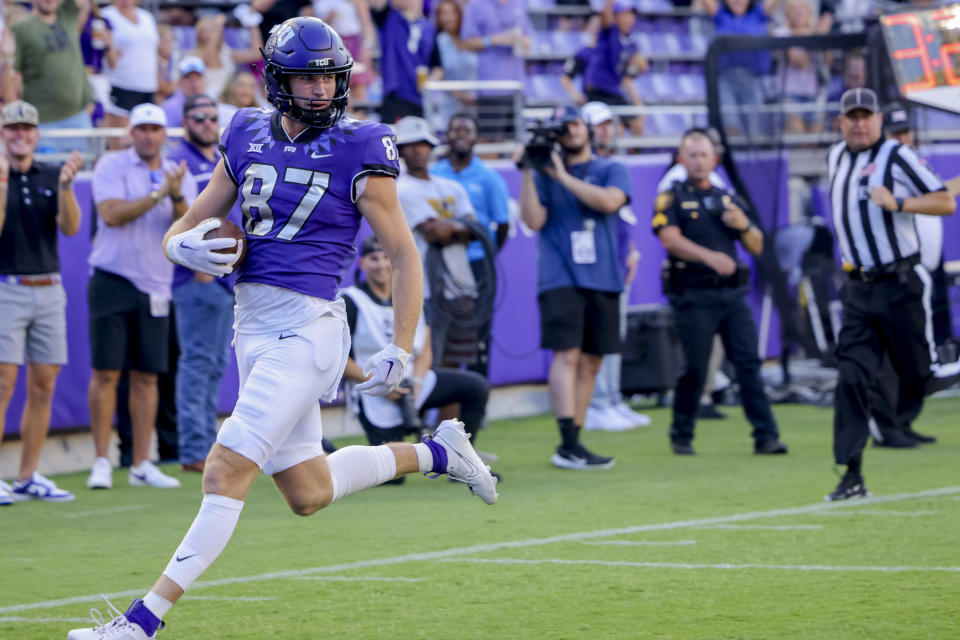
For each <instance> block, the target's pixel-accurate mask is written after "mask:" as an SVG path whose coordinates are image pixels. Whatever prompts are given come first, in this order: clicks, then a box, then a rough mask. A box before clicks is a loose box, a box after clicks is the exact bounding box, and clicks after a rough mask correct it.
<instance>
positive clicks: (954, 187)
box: [943, 176, 960, 198]
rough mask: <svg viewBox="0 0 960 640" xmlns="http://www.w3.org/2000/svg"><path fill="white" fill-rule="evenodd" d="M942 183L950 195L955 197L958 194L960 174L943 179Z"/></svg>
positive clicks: (959, 191)
mask: <svg viewBox="0 0 960 640" xmlns="http://www.w3.org/2000/svg"><path fill="white" fill-rule="evenodd" d="M943 184H945V185H946V187H947V191H948V192H949V193H950V197H952V198H956V197H957V196H960V176H955V177H953V178H950V179H949V180H944V181H943Z"/></svg>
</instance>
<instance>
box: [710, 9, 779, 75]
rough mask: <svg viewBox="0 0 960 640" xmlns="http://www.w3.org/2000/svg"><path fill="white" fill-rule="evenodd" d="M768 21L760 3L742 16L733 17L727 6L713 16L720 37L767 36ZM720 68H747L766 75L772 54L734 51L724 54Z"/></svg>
mask: <svg viewBox="0 0 960 640" xmlns="http://www.w3.org/2000/svg"><path fill="white" fill-rule="evenodd" d="M768 20H769V18H767V14H765V13H764V12H763V4H762V3H760V2H756V3H755V4H754V5H753V6H752V7H750V8H749V9H748V10H747V12H746V13H744V14H743V15H742V16H735V15H733V13H731V12H730V10H729V9H727V7H726V5H723V4H721V5H720V9H719V10H718V11H717V14H716V15H715V16H713V26H714V31H715V34H716V35H718V36H765V35H767V21H768ZM718 66H719V67H720V70H721V71H722V70H724V69H733V68H734V67H746V68H747V69H750V70H751V71H753V72H754V73H757V74H766V73H769V72H770V54H769V53H766V52H764V51H733V52H730V53H725V54H723V56H722V57H721V58H720V61H719V65H718Z"/></svg>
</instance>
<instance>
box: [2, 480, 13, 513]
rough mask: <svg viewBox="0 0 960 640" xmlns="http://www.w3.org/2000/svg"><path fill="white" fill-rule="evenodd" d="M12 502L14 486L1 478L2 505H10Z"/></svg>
mask: <svg viewBox="0 0 960 640" xmlns="http://www.w3.org/2000/svg"><path fill="white" fill-rule="evenodd" d="M11 504H13V488H12V487H11V486H10V485H8V484H7V483H6V482H4V481H3V480H0V507H8V506H10V505H11Z"/></svg>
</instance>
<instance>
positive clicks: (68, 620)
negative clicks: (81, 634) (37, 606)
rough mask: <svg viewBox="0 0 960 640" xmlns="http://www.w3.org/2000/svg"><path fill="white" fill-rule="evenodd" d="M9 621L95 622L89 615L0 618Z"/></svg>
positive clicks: (43, 622)
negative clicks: (84, 616)
mask: <svg viewBox="0 0 960 640" xmlns="http://www.w3.org/2000/svg"><path fill="white" fill-rule="evenodd" d="M7 622H34V623H37V624H49V623H51V622H93V620H91V619H90V618H89V617H86V618H24V617H22V616H7V617H6V618H0V624H4V623H7Z"/></svg>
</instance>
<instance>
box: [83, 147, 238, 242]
mask: <svg viewBox="0 0 960 640" xmlns="http://www.w3.org/2000/svg"><path fill="white" fill-rule="evenodd" d="M236 201H237V185H235V184H233V180H231V179H230V177H229V176H228V175H227V172H226V170H225V169H224V168H223V158H221V159H220V160H219V161H218V162H217V166H216V167H214V169H213V174H212V175H211V176H210V183H209V184H208V185H207V188H206V189H204V190H203V191H202V192H201V193H200V195H198V196H197V199H196V200H194V201H193V204H192V205H190V207H189V208H188V209H187V212H186V213H185V214H183V216H182V217H181V218H180V219H179V220H177V221H176V222H174V223H173V224H172V225H170V229H169V230H168V231H167V234H166V235H165V236H164V237H163V244H164V245H166V244H167V240H169V239H170V238H171V236H175V235H177V234H178V233H183V232H184V231H188V230H190V229H192V228H194V227H195V226H197V225H198V224H200V223H201V222H203V221H204V220H206V219H207V218H226V217H227V214H228V213H230V209H231V208H232V207H233V203H235V202H236ZM101 215H103V214H102V212H101Z"/></svg>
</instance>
